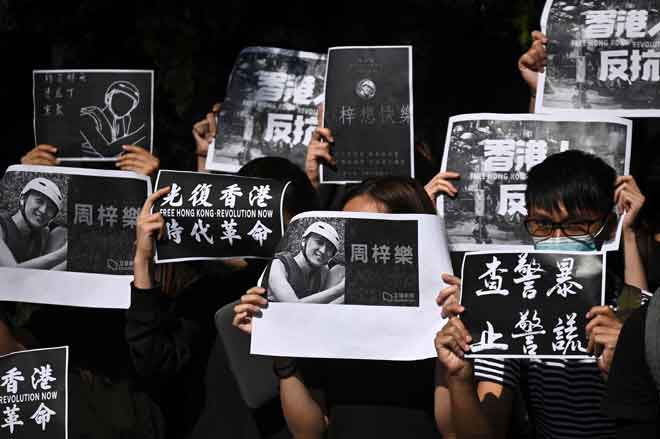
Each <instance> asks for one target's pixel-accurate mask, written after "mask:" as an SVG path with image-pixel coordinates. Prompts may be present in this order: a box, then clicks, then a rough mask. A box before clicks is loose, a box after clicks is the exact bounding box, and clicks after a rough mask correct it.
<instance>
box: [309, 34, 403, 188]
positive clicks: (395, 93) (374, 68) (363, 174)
mask: <svg viewBox="0 0 660 439" xmlns="http://www.w3.org/2000/svg"><path fill="white" fill-rule="evenodd" d="M324 126H325V127H327V128H330V129H331V130H332V134H333V137H334V139H335V143H334V144H333V145H332V155H333V157H334V158H335V159H336V161H337V166H336V169H333V168H331V167H329V166H325V165H322V166H321V183H335V184H343V183H358V182H360V181H362V180H364V179H366V178H369V177H378V176H385V175H399V176H408V177H411V176H414V172H415V171H414V146H415V145H414V135H413V88H412V47H411V46H373V47H370V46H367V47H333V48H330V50H329V51H328V69H327V75H326V82H325V108H324Z"/></svg>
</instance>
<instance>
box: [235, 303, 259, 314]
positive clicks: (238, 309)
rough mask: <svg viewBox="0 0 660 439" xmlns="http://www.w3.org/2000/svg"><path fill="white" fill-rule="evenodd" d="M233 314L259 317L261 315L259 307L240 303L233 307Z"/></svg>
mask: <svg viewBox="0 0 660 439" xmlns="http://www.w3.org/2000/svg"><path fill="white" fill-rule="evenodd" d="M234 312H235V313H242V312H244V313H247V314H248V315H259V314H260V313H261V307H259V306H258V305H254V304H252V303H241V304H239V305H236V306H235V307H234Z"/></svg>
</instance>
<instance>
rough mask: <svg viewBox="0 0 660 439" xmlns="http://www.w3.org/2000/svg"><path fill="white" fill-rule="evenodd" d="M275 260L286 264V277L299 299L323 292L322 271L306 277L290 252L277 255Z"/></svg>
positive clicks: (314, 271)
mask: <svg viewBox="0 0 660 439" xmlns="http://www.w3.org/2000/svg"><path fill="white" fill-rule="evenodd" d="M275 259H277V260H279V261H280V262H282V264H284V269H285V270H286V277H287V281H288V282H289V285H291V288H293V291H294V292H295V293H296V296H298V299H302V298H305V297H307V296H311V295H312V294H315V293H318V292H319V291H321V288H322V286H323V281H324V277H325V276H323V272H322V271H321V270H312V271H311V272H310V273H309V277H308V276H305V273H304V272H303V271H302V269H301V268H300V266H298V263H297V262H296V261H295V259H294V258H293V255H292V254H291V253H289V252H282V253H278V254H276V255H275Z"/></svg>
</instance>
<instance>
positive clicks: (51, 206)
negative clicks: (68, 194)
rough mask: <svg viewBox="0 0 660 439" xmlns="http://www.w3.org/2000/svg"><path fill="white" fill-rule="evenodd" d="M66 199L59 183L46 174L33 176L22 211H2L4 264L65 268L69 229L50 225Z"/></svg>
mask: <svg viewBox="0 0 660 439" xmlns="http://www.w3.org/2000/svg"><path fill="white" fill-rule="evenodd" d="M63 203H64V198H63V197H62V193H61V192H60V189H59V188H58V187H57V185H56V184H55V183H53V182H52V181H50V180H48V179H46V178H43V177H38V178H34V179H32V180H30V181H29V182H28V183H27V184H26V185H25V186H24V187H23V189H22V190H21V194H20V198H19V209H18V211H17V212H15V213H14V214H12V215H10V214H8V213H0V266H3V267H22V268H40V269H46V270H48V269H54V270H58V269H59V270H62V269H64V267H65V266H66V255H67V230H66V228H64V227H61V226H58V227H55V228H53V229H52V230H50V229H49V227H48V226H49V225H50V223H51V221H52V220H53V219H54V218H55V217H56V216H57V214H58V213H59V212H60V210H61V209H62V206H63Z"/></svg>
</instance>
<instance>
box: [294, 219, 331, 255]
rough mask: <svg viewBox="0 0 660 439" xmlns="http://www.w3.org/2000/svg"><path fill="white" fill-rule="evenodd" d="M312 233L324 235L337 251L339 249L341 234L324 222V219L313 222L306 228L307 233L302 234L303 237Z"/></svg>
mask: <svg viewBox="0 0 660 439" xmlns="http://www.w3.org/2000/svg"><path fill="white" fill-rule="evenodd" d="M310 233H316V234H317V235H320V236H322V237H324V238H325V239H327V240H328V241H330V243H331V244H332V245H333V246H334V247H335V251H339V234H338V233H337V231H336V230H335V228H334V227H332V226H331V225H330V224H328V223H324V222H323V221H317V222H315V223H313V224H312V225H311V226H309V227H307V229H305V233H303V236H302V237H303V239H305V238H306V237H307V236H309V234H310Z"/></svg>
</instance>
